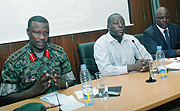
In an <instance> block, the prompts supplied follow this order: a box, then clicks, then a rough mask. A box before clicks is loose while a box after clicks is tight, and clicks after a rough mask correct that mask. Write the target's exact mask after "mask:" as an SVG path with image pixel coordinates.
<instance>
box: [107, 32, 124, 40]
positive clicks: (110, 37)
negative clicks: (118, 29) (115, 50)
mask: <svg viewBox="0 0 180 111" xmlns="http://www.w3.org/2000/svg"><path fill="white" fill-rule="evenodd" d="M107 35H108V39H109V43H111V42H113V41H116V42H118V41H117V40H116V39H115V38H114V37H112V36H111V34H110V32H108V33H107ZM126 39H127V37H126V34H125V33H124V35H123V36H122V41H124V40H126Z"/></svg>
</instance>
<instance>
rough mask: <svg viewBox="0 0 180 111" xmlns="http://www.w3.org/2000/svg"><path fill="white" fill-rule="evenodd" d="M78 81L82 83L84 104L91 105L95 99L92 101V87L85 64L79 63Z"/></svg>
mask: <svg viewBox="0 0 180 111" xmlns="http://www.w3.org/2000/svg"><path fill="white" fill-rule="evenodd" d="M80 81H81V85H82V92H83V96H84V103H85V105H86V106H91V105H93V104H94V103H95V101H94V94H93V87H92V84H91V76H90V73H89V71H88V70H87V68H86V64H82V65H81V71H80Z"/></svg>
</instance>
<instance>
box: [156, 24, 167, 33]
mask: <svg viewBox="0 0 180 111" xmlns="http://www.w3.org/2000/svg"><path fill="white" fill-rule="evenodd" d="M156 26H157V28H158V29H159V30H160V32H161V33H162V34H164V30H167V32H169V29H168V27H167V28H166V29H163V28H161V27H159V26H158V25H157V24H156Z"/></svg>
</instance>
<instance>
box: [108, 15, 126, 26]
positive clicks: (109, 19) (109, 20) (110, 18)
mask: <svg viewBox="0 0 180 111" xmlns="http://www.w3.org/2000/svg"><path fill="white" fill-rule="evenodd" d="M114 15H119V16H120V17H121V18H122V19H123V20H124V18H123V17H122V16H121V15H120V14H119V13H113V14H111V15H110V16H109V17H108V19H107V25H110V24H111V20H112V16H114Z"/></svg>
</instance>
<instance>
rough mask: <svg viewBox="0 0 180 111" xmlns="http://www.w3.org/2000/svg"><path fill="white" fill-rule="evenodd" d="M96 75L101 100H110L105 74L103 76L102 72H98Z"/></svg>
mask: <svg viewBox="0 0 180 111" xmlns="http://www.w3.org/2000/svg"><path fill="white" fill-rule="evenodd" d="M95 75H96V82H97V88H98V93H99V98H100V100H101V101H107V100H108V98H109V95H108V86H107V80H106V77H105V73H104V74H103V73H101V72H96V73H95Z"/></svg>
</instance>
